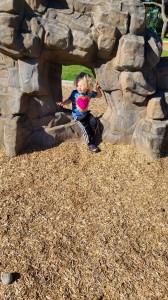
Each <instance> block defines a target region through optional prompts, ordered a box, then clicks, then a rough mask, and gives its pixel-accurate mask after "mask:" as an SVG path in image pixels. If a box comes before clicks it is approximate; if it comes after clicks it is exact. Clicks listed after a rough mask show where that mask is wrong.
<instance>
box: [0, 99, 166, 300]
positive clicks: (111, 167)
mask: <svg viewBox="0 0 168 300" xmlns="http://www.w3.org/2000/svg"><path fill="white" fill-rule="evenodd" d="M102 101H103V100H102ZM104 107H105V104H104ZM102 108H103V104H102ZM97 113H98V114H101V111H98V112H97ZM100 148H101V152H100V153H96V154H92V153H89V152H88V151H87V149H86V145H85V144H84V143H71V142H67V143H62V144H60V145H59V146H57V147H53V148H51V149H38V148H37V147H36V148H33V147H32V148H31V149H29V150H27V151H25V152H24V153H22V154H21V155H19V156H17V157H13V158H9V157H7V156H6V154H5V152H4V151H3V150H0V236H1V243H0V254H1V256H0V272H13V273H15V274H17V275H18V277H17V278H18V279H17V280H15V281H14V282H13V283H12V284H10V285H3V284H2V283H0V299H5V300H8V299H9V300H36V299H40V300H45V299H46V300H63V299H66V300H70V299H72V300H74V299H77V300H102V299H103V300H127V299H130V300H136V299H137V300H166V299H168V298H167V295H168V277H167V275H168V273H167V271H168V268H167V267H168V254H167V245H168V235H167V233H168V228H167V211H168V192H167V187H168V176H167V174H168V173H167V172H168V171H167V170H168V157H165V158H162V159H158V160H154V161H152V160H150V159H149V158H147V157H146V156H145V155H144V154H142V153H140V152H139V150H138V149H136V148H134V147H133V146H115V145H111V144H108V143H104V142H102V143H101V144H100Z"/></svg>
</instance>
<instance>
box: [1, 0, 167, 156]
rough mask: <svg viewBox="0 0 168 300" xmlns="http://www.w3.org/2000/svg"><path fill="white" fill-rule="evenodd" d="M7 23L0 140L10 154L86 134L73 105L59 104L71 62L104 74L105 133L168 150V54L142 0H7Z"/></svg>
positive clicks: (155, 151) (148, 149)
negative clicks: (150, 25) (64, 70)
mask: <svg viewBox="0 0 168 300" xmlns="http://www.w3.org/2000/svg"><path fill="white" fill-rule="evenodd" d="M49 2H50V3H49ZM0 25H1V30H0V147H3V148H5V150H6V153H7V155H9V156H14V155H17V154H18V153H19V152H21V151H22V150H24V149H25V148H26V147H27V146H29V145H31V144H32V143H38V144H40V145H42V146H51V145H52V146H53V145H57V144H59V143H60V142H63V141H66V140H68V139H80V138H81V132H79V128H77V126H76V124H75V123H74V122H73V121H72V120H71V119H70V118H69V111H68V110H63V111H60V108H59V107H57V106H56V104H55V103H56V101H60V100H61V98H62V86H61V72H62V65H71V64H80V65H83V66H86V67H90V68H91V69H92V70H93V71H94V72H95V74H96V76H97V78H98V81H99V84H100V86H101V88H102V90H103V92H104V95H105V97H106V99H107V104H108V107H107V111H106V112H105V114H104V116H103V117H102V119H101V121H102V123H103V126H104V130H103V138H104V139H105V140H107V141H109V142H111V143H118V144H126V143H127V144H135V145H137V146H138V147H140V148H141V149H142V150H144V151H145V153H148V154H149V155H151V156H152V157H154V156H155V157H158V156H159V155H160V154H161V153H162V151H163V148H164V152H166V151H167V152H168V143H167V136H168V132H167V128H168V126H167V116H168V100H167V99H168V96H167V90H168V83H167V82H168V81H167V77H168V60H167V59H166V58H160V55H161V51H162V43H161V40H160V38H159V37H158V36H157V35H156V34H155V33H154V32H152V31H151V30H149V29H146V28H145V7H144V5H143V3H142V2H141V1H140V0H124V1H123V0H118V1H114V0H105V1H103V2H102V1H101V0H92V1H90V0H85V1H84V0H78V1H76V0H75V1H74V0H62V1H61V0H58V1H47V0H26V1H21V0H18V1H16V0H7V1H4V0H3V1H1V3H0ZM160 90H162V94H161V96H159V97H160V98H158V94H159V93H160Z"/></svg>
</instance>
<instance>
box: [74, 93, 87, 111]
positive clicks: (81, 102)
mask: <svg viewBox="0 0 168 300" xmlns="http://www.w3.org/2000/svg"><path fill="white" fill-rule="evenodd" d="M89 102H90V98H89V97H88V96H82V95H80V96H78V97H77V98H76V107H77V109H78V110H79V111H80V112H85V111H86V110H87V108H88V105H89Z"/></svg>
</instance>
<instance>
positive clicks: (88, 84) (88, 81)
mask: <svg viewBox="0 0 168 300" xmlns="http://www.w3.org/2000/svg"><path fill="white" fill-rule="evenodd" d="M79 82H80V83H82V85H83V86H84V87H85V88H86V89H87V91H88V92H89V93H90V92H91V91H92V90H93V88H94V85H95V80H94V78H92V77H90V76H89V75H88V74H86V75H85V76H84V77H82V78H79V79H78V80H75V86H77V84H78V83H79Z"/></svg>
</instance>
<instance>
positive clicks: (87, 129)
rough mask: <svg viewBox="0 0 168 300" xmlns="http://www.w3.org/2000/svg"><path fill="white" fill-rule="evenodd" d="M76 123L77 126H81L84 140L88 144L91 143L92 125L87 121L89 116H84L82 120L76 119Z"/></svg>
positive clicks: (92, 141)
mask: <svg viewBox="0 0 168 300" xmlns="http://www.w3.org/2000/svg"><path fill="white" fill-rule="evenodd" d="M76 123H77V124H78V126H79V127H80V128H81V130H82V133H83V135H84V138H85V141H86V143H87V144H88V145H89V144H93V143H94V139H93V131H92V127H91V125H90V122H89V118H88V117H86V118H85V119H83V120H78V119H77V120H76Z"/></svg>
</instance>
